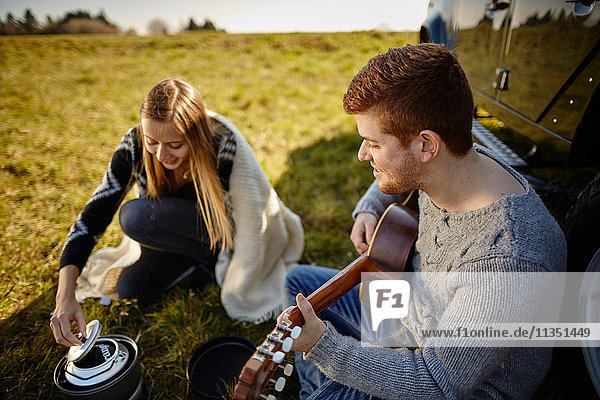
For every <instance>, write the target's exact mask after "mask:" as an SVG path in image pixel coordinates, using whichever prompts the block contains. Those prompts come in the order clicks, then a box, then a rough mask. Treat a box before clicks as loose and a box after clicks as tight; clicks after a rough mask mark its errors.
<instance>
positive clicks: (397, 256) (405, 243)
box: [233, 204, 418, 400]
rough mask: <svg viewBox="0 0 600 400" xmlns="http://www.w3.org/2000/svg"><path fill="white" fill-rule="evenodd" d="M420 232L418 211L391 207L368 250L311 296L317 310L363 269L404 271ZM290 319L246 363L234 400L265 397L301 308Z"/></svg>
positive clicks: (352, 284)
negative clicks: (276, 354)
mask: <svg viewBox="0 0 600 400" xmlns="http://www.w3.org/2000/svg"><path fill="white" fill-rule="evenodd" d="M417 231H418V220H417V216H416V213H415V212H413V211H412V210H410V209H406V208H403V207H400V206H398V205H396V204H392V205H391V206H389V207H388V208H387V210H386V211H385V213H384V214H383V215H382V216H381V218H380V219H379V222H378V223H377V227H376V228H375V232H374V234H373V238H372V240H371V243H370V245H369V249H368V250H367V252H366V253H365V254H363V255H361V256H360V257H358V258H357V259H356V260H354V261H353V262H352V263H351V264H350V265H348V266H347V267H346V268H344V269H343V270H341V271H340V272H339V273H338V274H336V275H335V276H334V277H333V278H331V279H330V280H329V281H328V282H326V283H325V284H323V285H322V286H321V287H320V288H318V289H317V290H315V291H314V292H313V293H312V294H311V295H310V296H308V297H307V300H308V301H309V302H310V304H311V305H312V307H313V308H314V310H315V313H316V314H319V313H320V312H322V311H323V310H325V309H326V308H327V307H329V306H330V305H332V304H333V303H335V302H336V301H337V300H338V299H339V298H340V297H342V296H343V295H344V294H345V293H347V292H348V291H349V290H350V289H352V288H353V287H355V286H356V285H357V284H359V283H360V281H361V274H362V273H363V272H385V271H387V272H402V271H403V269H404V266H405V265H406V262H407V260H408V257H409V254H410V251H411V249H412V246H413V244H414V242H415V239H416V237H417ZM288 320H289V321H290V322H282V323H280V324H277V326H276V327H275V329H273V331H271V333H270V334H269V335H267V338H266V339H265V340H264V341H263V343H262V344H261V345H260V346H258V347H257V348H256V351H255V352H254V354H253V355H252V357H250V359H249V360H248V361H247V362H246V365H245V366H244V369H243V370H242V372H241V374H240V376H239V379H238V383H237V385H236V387H235V392H234V395H233V399H234V400H256V399H258V398H259V397H260V396H261V394H262V392H263V390H264V388H265V386H266V385H267V384H268V383H269V382H270V380H271V377H272V376H273V373H274V371H275V370H276V369H277V368H278V367H279V362H276V360H275V361H274V360H273V354H274V353H276V352H279V351H281V349H282V342H283V341H284V340H285V339H286V338H287V337H289V336H290V333H291V331H292V328H293V327H295V326H302V325H303V324H304V318H303V317H302V313H301V312H300V309H298V307H294V308H293V309H292V310H291V311H290V313H289V315H288ZM288 340H289V339H288Z"/></svg>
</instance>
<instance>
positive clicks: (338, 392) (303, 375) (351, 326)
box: [285, 265, 377, 400]
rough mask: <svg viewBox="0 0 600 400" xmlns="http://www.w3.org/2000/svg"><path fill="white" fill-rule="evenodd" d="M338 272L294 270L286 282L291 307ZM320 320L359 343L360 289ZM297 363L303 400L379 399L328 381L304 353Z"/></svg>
mask: <svg viewBox="0 0 600 400" xmlns="http://www.w3.org/2000/svg"><path fill="white" fill-rule="evenodd" d="M338 272H339V270H337V269H332V268H323V267H315V266H312V265H298V266H297V267H295V268H293V269H292V270H291V271H290V272H289V274H288V275H287V277H286V280H285V288H286V295H287V301H288V305H295V304H296V294H298V293H302V294H303V295H304V296H308V295H309V294H311V293H312V292H314V291H315V290H316V289H317V288H319V287H320V286H321V285H323V284H324V283H325V282H327V281H328V280H329V279H330V278H331V277H333V276H334V275H335V274H337V273H338ZM318 317H319V318H321V319H322V320H325V321H329V322H330V323H331V324H332V325H333V326H334V327H335V329H336V330H337V331H338V332H339V333H341V334H342V335H345V336H352V337H353V338H355V339H357V340H360V339H361V330H360V319H361V307H360V299H359V286H358V285H357V286H356V287H355V288H354V289H352V290H350V291H349V292H348V293H346V294H345V295H343V296H342V297H341V298H340V299H339V300H338V301H336V302H335V303H334V304H332V305H331V306H330V307H329V308H327V309H326V310H325V311H323V312H321V313H320V314H319V315H318ZM294 360H295V364H296V372H297V373H298V377H299V378H300V386H301V389H300V399H303V400H304V399H352V400H366V399H370V400H374V399H377V398H376V397H374V396H370V395H368V394H366V393H364V392H361V391H359V390H357V389H352V388H350V387H348V386H345V385H342V384H341V383H338V382H336V381H333V380H332V379H330V378H327V377H326V376H325V375H324V374H323V373H322V372H321V371H320V370H319V368H317V366H315V365H314V364H313V363H312V362H311V361H307V360H305V359H304V357H303V355H302V353H301V352H296V353H295V357H294Z"/></svg>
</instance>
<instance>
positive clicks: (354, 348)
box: [305, 147, 566, 399]
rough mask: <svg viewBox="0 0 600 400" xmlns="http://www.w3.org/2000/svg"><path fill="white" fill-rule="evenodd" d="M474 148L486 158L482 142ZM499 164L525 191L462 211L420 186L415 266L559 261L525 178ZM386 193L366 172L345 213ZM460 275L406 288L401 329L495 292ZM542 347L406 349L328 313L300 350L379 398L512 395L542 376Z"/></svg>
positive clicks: (528, 267)
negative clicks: (349, 329) (338, 326)
mask: <svg viewBox="0 0 600 400" xmlns="http://www.w3.org/2000/svg"><path fill="white" fill-rule="evenodd" d="M477 151H479V152H480V153H483V154H486V155H488V156H489V157H491V158H494V157H493V155H492V154H490V153H489V152H488V151H487V150H486V149H483V148H481V147H477ZM494 159H495V158H494ZM496 161H497V162H499V163H500V161H498V160H497V159H496ZM500 164H501V165H503V164H502V163H500ZM503 167H505V168H506V169H507V170H508V171H509V172H510V173H511V174H512V175H513V176H515V177H516V179H517V180H518V181H519V182H521V184H522V185H523V186H524V187H525V188H526V191H525V193H523V194H520V195H510V196H506V197H503V198H501V199H499V200H498V201H496V202H495V203H493V204H491V205H489V206H487V207H484V208H482V209H479V210H475V211H471V212H466V213H449V212H447V211H446V210H442V209H439V208H438V207H437V206H435V204H433V203H432V202H431V200H430V199H429V197H428V196H427V195H426V194H425V193H421V194H420V198H419V207H420V215H419V236H418V239H417V242H416V253H415V257H414V259H413V266H414V268H415V271H439V272H446V271H447V272H451V271H481V272H487V271H507V272H512V271H515V272H516V271H526V272H540V271H564V269H565V265H566V243H565V239H564V236H563V233H562V231H561V230H560V227H559V226H558V224H557V223H556V221H555V220H554V219H553V218H552V216H551V215H550V214H549V213H548V211H547V210H546V208H545V207H544V205H543V203H542V201H541V199H540V198H539V197H538V195H537V194H536V193H535V192H534V191H533V189H531V187H530V186H529V184H528V183H527V181H526V180H525V179H524V178H523V177H522V176H520V175H519V174H518V173H517V172H516V171H514V170H513V169H512V168H510V167H509V166H506V165H503ZM394 199H395V197H394V196H388V195H383V194H381V192H380V191H379V189H378V188H377V185H376V182H375V183H374V184H373V185H372V186H371V188H370V189H369V190H368V191H367V193H366V194H365V196H363V198H362V199H361V201H360V202H359V203H358V204H357V207H356V209H355V211H354V213H353V215H356V214H357V213H359V212H365V211H366V212H371V213H373V214H375V215H376V216H378V217H379V216H380V215H381V214H382V213H383V211H384V210H385V208H386V207H387V206H388V205H389V204H391V203H392V202H393V201H394ZM429 275H433V276H435V277H438V276H439V275H438V274H429ZM468 276H469V275H467V278H465V275H462V278H461V279H439V278H437V279H436V278H431V281H429V282H427V281H425V282H422V284H423V286H424V287H427V288H429V291H427V290H419V291H413V292H414V293H417V292H418V293H419V295H416V294H415V296H411V304H410V306H409V315H408V316H407V317H405V318H404V319H403V324H405V325H406V326H407V327H408V329H416V327H421V328H422V327H426V328H427V327H434V328H435V327H438V328H440V327H442V328H443V327H444V326H446V325H445V324H446V323H447V322H448V321H457V320H459V321H460V320H461V319H464V318H466V319H468V318H469V317H470V316H472V315H476V314H478V313H480V312H483V310H485V309H488V305H489V304H488V302H489V301H490V298H489V297H492V298H496V297H500V296H495V295H493V296H490V295H489V294H490V293H492V291H493V290H495V289H496V288H488V287H486V286H485V284H484V285H482V283H481V281H478V280H477V279H476V278H474V279H473V280H470V279H469V278H468ZM424 279H427V278H424ZM516 286H518V285H516ZM508 290H512V289H508ZM496 306H498V304H496ZM440 310H441V311H440ZM551 353H552V350H551V348H516V347H502V348H497V347H435V346H433V345H432V344H431V342H425V343H422V345H421V346H419V347H418V348H416V349H409V348H405V347H400V348H394V349H392V348H383V347H364V346H361V343H360V342H359V341H357V340H355V339H353V338H350V337H345V336H342V335H340V334H339V333H338V332H337V331H336V330H335V328H333V327H332V326H331V325H330V324H329V323H328V324H327V329H326V331H325V333H324V334H323V336H322V337H321V339H320V340H319V341H318V342H317V344H316V345H315V346H314V347H313V348H312V349H311V351H310V352H308V353H306V354H305V358H306V359H308V360H310V361H313V362H314V363H315V364H316V365H317V366H318V367H319V368H320V369H321V371H323V373H324V374H325V375H326V376H328V377H330V378H332V379H334V380H335V381H338V382H340V383H342V384H345V385H347V386H350V387H353V388H357V389H359V390H361V391H364V392H366V393H368V394H371V395H374V396H377V397H381V398H387V399H437V398H449V399H463V398H469V399H498V398H514V399H522V398H528V397H530V396H531V395H532V394H533V392H534V391H535V389H536V388H537V386H538V385H539V383H540V382H541V380H542V379H543V377H544V375H545V374H546V372H547V370H548V368H549V364H550V360H551Z"/></svg>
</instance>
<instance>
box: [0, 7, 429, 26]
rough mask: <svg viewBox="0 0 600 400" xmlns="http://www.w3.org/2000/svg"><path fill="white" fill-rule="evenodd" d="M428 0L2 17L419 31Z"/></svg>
mask: <svg viewBox="0 0 600 400" xmlns="http://www.w3.org/2000/svg"><path fill="white" fill-rule="evenodd" d="M427 3H428V0H396V1H393V0H387V1H384V0H360V1H359V0H217V1H214V0H212V1H210V0H172V1H165V0H1V1H0V17H1V18H2V20H5V19H6V14H7V13H8V12H11V13H12V14H13V16H14V17H15V18H18V19H21V18H22V17H23V14H24V12H25V10H26V9H27V8H29V9H31V11H32V12H33V14H34V15H35V17H36V18H37V20H38V21H39V22H45V21H46V16H47V15H51V16H52V17H53V18H54V19H57V18H59V17H62V16H63V15H64V14H65V12H66V11H75V10H78V9H81V10H85V11H89V12H90V13H91V14H92V15H97V14H98V13H99V12H100V11H101V10H104V13H105V15H106V18H107V19H108V20H109V21H111V22H113V23H114V24H116V25H118V26H119V27H120V28H122V29H123V30H127V29H129V28H134V29H135V30H136V32H137V33H138V34H139V35H144V34H147V33H148V32H147V27H148V23H149V22H150V21H151V20H153V19H157V18H158V19H161V20H163V21H164V22H166V23H167V25H168V26H169V29H170V32H172V33H174V32H178V31H179V30H181V29H182V28H183V27H184V26H187V24H188V22H189V19H190V18H194V21H195V22H196V23H197V24H199V25H201V24H202V23H203V22H204V19H205V18H208V19H210V20H211V21H213V23H214V24H215V25H216V27H217V28H221V29H225V30H226V31H227V32H230V33H250V32H252V33H256V32H333V31H340V32H341V31H356V30H370V29H377V28H381V27H387V28H389V29H392V30H398V31H403V30H412V31H415V30H418V29H419V26H420V24H421V22H423V20H424V19H425V16H426V13H427Z"/></svg>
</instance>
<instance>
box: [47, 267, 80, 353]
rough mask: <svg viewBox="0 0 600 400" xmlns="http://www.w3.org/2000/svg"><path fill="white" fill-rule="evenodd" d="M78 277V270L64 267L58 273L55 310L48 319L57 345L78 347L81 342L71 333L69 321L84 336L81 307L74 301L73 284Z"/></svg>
mask: <svg viewBox="0 0 600 400" xmlns="http://www.w3.org/2000/svg"><path fill="white" fill-rule="evenodd" d="M77 276H79V268H77V266H75V265H66V266H64V267H62V268H61V269H60V271H59V277H58V290H57V291H56V308H54V311H53V312H52V317H51V318H50V328H52V333H53V334H54V339H55V340H56V342H57V343H60V344H63V345H65V346H80V345H81V344H82V343H81V340H79V339H78V338H77V336H75V335H74V334H73V332H72V331H71V321H75V323H76V324H77V327H78V328H79V331H80V332H82V333H83V334H84V335H85V334H86V329H85V316H84V314H83V310H82V309H81V306H80V305H79V303H78V302H77V300H75V282H76V281H77Z"/></svg>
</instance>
